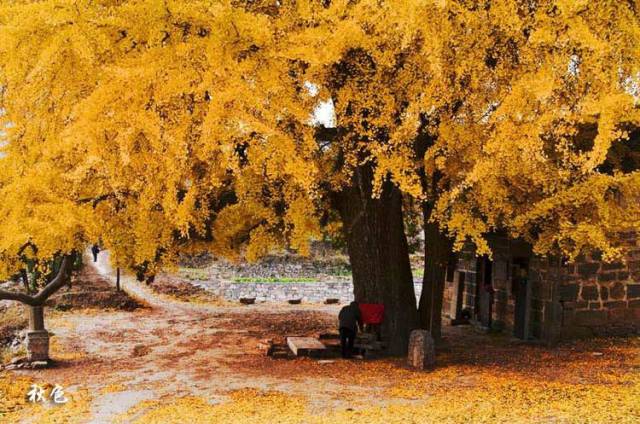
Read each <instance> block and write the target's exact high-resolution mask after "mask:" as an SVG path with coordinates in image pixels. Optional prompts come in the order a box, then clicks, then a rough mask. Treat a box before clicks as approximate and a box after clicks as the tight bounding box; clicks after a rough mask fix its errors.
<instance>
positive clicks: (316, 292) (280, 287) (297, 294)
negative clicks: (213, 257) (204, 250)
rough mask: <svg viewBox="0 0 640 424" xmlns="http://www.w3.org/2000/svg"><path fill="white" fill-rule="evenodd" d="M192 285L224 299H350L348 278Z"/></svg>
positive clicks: (417, 286)
mask: <svg viewBox="0 0 640 424" xmlns="http://www.w3.org/2000/svg"><path fill="white" fill-rule="evenodd" d="M194 284H195V285H197V286H199V287H202V288H204V289H205V290H208V291H210V292H212V293H214V294H216V295H218V296H221V297H223V298H225V299H227V300H239V299H240V298H243V297H254V298H256V301H257V302H286V301H288V300H291V299H302V301H303V302H305V303H323V302H324V301H325V300H326V299H328V298H334V299H339V300H340V303H349V302H351V301H352V300H353V283H352V282H351V281H343V282H300V283H296V282H290V283H289V282H287V283H275V282H274V283H252V282H242V283H236V282H214V281H194ZM413 287H414V290H415V292H416V301H417V300H418V299H419V298H420V292H421V291H422V282H415V283H414V286H413Z"/></svg>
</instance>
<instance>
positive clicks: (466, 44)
mask: <svg viewBox="0 0 640 424" xmlns="http://www.w3.org/2000/svg"><path fill="white" fill-rule="evenodd" d="M481 3H482V4H484V5H483V6H481V5H480V4H481ZM485 3H486V4H485ZM634 7H637V5H635V6H634V4H632V3H630V2H620V1H616V0H606V1H598V2H586V1H579V2H574V1H566V0H544V1H540V2H534V3H531V2H524V1H512V0H495V1H491V2H470V1H463V0H458V1H446V2H444V1H428V0H425V1H422V0H416V1H405V0H402V1H400V0H385V1H382V2H381V1H378V0H359V1H331V2H316V1H302V2H288V1H284V2H275V3H273V2H243V1H238V2H226V1H216V0H196V1H179V0H169V1H165V2H157V1H149V0H134V1H127V2H121V1H115V0H100V1H71V0H44V1H28V0H25V1H14V2H3V3H2V5H0V55H2V57H3V58H4V59H3V61H2V64H0V86H1V87H2V91H1V93H0V108H1V110H2V111H3V116H2V122H3V123H4V125H5V128H6V129H5V131H6V136H5V137H4V138H5V139H6V143H4V145H3V147H0V149H1V156H2V157H0V199H1V201H0V216H2V220H1V221H0V272H1V273H2V275H1V276H2V277H6V276H8V275H11V274H12V273H14V272H15V271H16V270H17V269H18V267H19V263H18V258H17V257H16V252H17V251H18V250H19V248H20V247H21V246H23V245H24V243H25V242H27V241H31V242H32V243H34V244H35V245H37V246H38V256H39V257H40V258H44V259H46V258H50V257H52V256H53V255H55V254H57V253H61V252H62V253H64V252H68V251H70V250H72V249H78V250H81V249H83V248H84V247H85V246H86V245H87V244H89V243H93V242H95V241H96V240H98V239H100V240H101V241H102V243H103V245H104V246H105V247H107V248H109V249H110V250H111V251H112V258H113V259H114V261H115V265H116V266H121V267H129V268H132V267H143V268H144V267H146V270H147V272H149V273H152V272H155V270H156V268H157V267H159V266H163V265H167V264H170V263H172V262H175V260H176V258H177V254H178V253H180V252H182V251H186V250H188V249H190V248H192V247H193V246H194V245H198V246H201V245H202V244H201V243H204V245H206V247H207V248H210V249H215V250H217V251H218V252H219V253H223V254H226V255H229V256H234V255H237V253H238V252H239V251H240V250H241V248H242V247H245V248H246V250H245V251H244V254H245V255H246V256H247V257H249V258H250V259H255V258H257V257H259V256H261V255H263V254H265V253H267V252H268V251H269V250H271V249H274V248H277V247H282V246H289V247H292V248H294V249H297V250H299V251H300V252H302V253H306V252H307V248H308V246H307V245H308V242H309V241H310V240H313V239H314V238H318V237H319V236H320V224H319V222H320V216H321V215H322V210H323V209H326V208H328V207H330V198H331V193H332V192H335V191H340V190H341V189H343V188H344V187H345V185H346V184H348V183H349V182H350V177H351V175H352V174H353V171H354V169H355V168H357V167H358V166H360V165H362V164H365V163H367V164H372V166H373V167H374V174H373V180H374V181H373V183H374V187H375V188H376V190H380V188H381V187H382V183H383V182H384V181H386V180H391V181H393V182H394V183H395V184H397V185H398V186H399V187H400V188H401V190H402V191H403V192H404V193H406V194H407V195H410V196H413V197H415V198H417V199H420V200H430V201H433V202H436V203H437V208H436V211H435V215H434V219H436V220H437V221H438V222H439V223H440V225H441V226H442V228H443V229H446V230H447V231H449V233H450V234H451V235H452V236H454V237H455V239H456V240H457V245H458V246H459V245H461V244H462V243H463V242H464V241H467V240H469V239H471V240H472V241H474V242H475V243H476V244H477V245H478V247H479V250H480V251H481V252H483V251H487V250H488V247H487V246H486V242H485V241H483V240H484V238H483V237H484V235H485V233H486V232H488V231H493V230H496V229H505V230H507V231H509V233H510V234H511V235H512V236H522V237H525V238H527V239H528V240H529V241H531V242H532V243H534V245H535V248H536V251H538V252H539V253H545V252H548V251H550V250H558V249H559V250H561V251H562V252H563V253H565V254H567V255H568V256H570V257H574V256H575V255H577V254H578V253H580V251H582V250H583V249H586V248H594V247H595V248H599V249H601V250H603V251H604V253H605V256H606V257H607V258H614V257H617V256H619V255H620V253H621V252H620V251H619V249H618V247H617V246H616V242H617V239H616V235H617V234H618V233H619V232H620V231H626V230H629V229H631V230H637V229H638V228H639V227H640V211H639V209H640V207H639V206H638V205H639V204H640V197H639V193H638V190H639V189H638V187H639V186H640V184H639V180H638V179H639V178H640V177H639V174H638V171H637V167H636V168H634V169H633V170H631V171H628V170H623V169H622V168H621V167H620V166H614V168H613V169H609V170H608V171H605V170H604V168H605V167H606V166H605V165H607V164H611V163H617V162H616V158H613V157H611V154H610V153H611V151H612V150H613V148H614V147H615V146H617V145H621V144H624V143H626V142H627V141H628V137H629V131H631V130H633V129H634V128H637V127H639V126H640V110H639V109H638V108H637V102H638V98H637V94H636V95H634V94H633V92H632V91H633V90H631V89H630V88H629V87H633V84H634V83H635V84H636V86H637V84H638V75H640V50H639V49H638V48H637V46H638V45H640V25H639V18H638V14H637V11H635V10H634ZM310 87H313V89H311V88H310ZM328 100H330V101H331V102H332V104H333V105H334V110H333V113H334V114H335V117H334V118H335V122H336V131H335V133H336V134H335V135H334V136H331V137H328V138H329V139H322V136H321V135H318V134H317V132H318V127H317V125H314V124H313V123H312V122H313V116H314V112H315V111H316V108H317V107H318V105H319V104H320V103H321V102H325V101H328ZM587 126H592V127H594V128H595V132H594V134H592V136H590V138H589V139H588V142H587V143H586V144H585V143H584V140H581V139H580V137H579V135H580V134H581V131H582V130H583V129H584V128H585V127H587ZM417 142H420V143H426V144H424V149H422V150H421V149H416V144H419V143H417ZM422 171H424V172H425V173H426V175H427V177H430V176H434V175H437V176H438V178H437V179H433V181H437V182H436V183H433V184H435V185H436V187H425V186H423V184H421V178H420V176H421V172H422ZM426 180H427V181H432V179H431V178H426ZM427 185H429V184H427ZM612 192H614V195H611V193H612ZM376 194H378V193H376Z"/></svg>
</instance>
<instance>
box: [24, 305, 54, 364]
mask: <svg viewBox="0 0 640 424" xmlns="http://www.w3.org/2000/svg"><path fill="white" fill-rule="evenodd" d="M28 310H29V331H28V332H27V338H26V341H25V344H26V348H27V359H28V360H29V361H48V360H49V332H48V331H47V330H45V329H44V310H43V307H42V306H29V307H28Z"/></svg>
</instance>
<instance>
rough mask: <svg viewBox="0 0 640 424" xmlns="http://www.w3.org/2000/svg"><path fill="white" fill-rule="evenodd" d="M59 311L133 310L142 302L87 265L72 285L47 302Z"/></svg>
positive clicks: (140, 305) (47, 304)
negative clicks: (114, 285) (116, 287)
mask: <svg viewBox="0 0 640 424" xmlns="http://www.w3.org/2000/svg"><path fill="white" fill-rule="evenodd" d="M45 306H47V307H51V308H54V309H56V310H59V311H69V310H77V309H114V310H121V311H133V310H135V309H138V308H140V307H143V305H142V304H140V303H139V302H137V301H136V300H134V299H133V298H131V297H129V295H127V294H126V293H125V292H124V291H117V290H116V289H115V287H113V285H111V284H110V283H109V281H107V280H106V279H105V278H103V277H101V276H99V275H97V274H95V273H93V272H92V271H91V270H90V269H88V267H85V268H84V269H83V270H81V271H80V273H79V274H78V275H76V276H75V277H74V278H73V280H72V283H71V285H70V287H67V288H63V289H62V290H60V291H59V292H58V293H56V294H55V295H54V296H52V297H51V298H50V299H49V300H48V301H47V302H46V304H45Z"/></svg>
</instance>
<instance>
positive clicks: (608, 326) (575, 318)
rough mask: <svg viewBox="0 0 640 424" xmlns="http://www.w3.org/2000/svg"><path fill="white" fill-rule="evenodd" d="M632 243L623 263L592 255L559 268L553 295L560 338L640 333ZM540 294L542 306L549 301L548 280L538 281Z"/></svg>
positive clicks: (638, 268)
mask: <svg viewBox="0 0 640 424" xmlns="http://www.w3.org/2000/svg"><path fill="white" fill-rule="evenodd" d="M633 243H634V246H633V248H632V250H631V252H630V254H629V255H628V257H627V258H626V263H623V262H615V263H605V262H603V261H602V260H601V258H600V256H599V255H597V254H596V255H590V256H588V257H583V258H580V259H579V260H578V261H576V263H575V264H568V265H565V266H564V267H563V269H562V271H561V272H560V275H559V276H558V277H559V278H558V280H559V281H560V284H559V287H558V293H557V298H558V302H559V303H560V310H559V314H560V325H559V332H560V337H561V338H569V337H584V336H593V335H596V336H599V335H622V334H629V333H635V332H640V246H638V244H637V242H636V241H635V239H633ZM546 275H547V276H551V275H552V274H551V273H549V272H547V274H546ZM541 293H542V295H543V296H540V297H541V298H543V299H542V300H543V303H544V301H545V300H547V301H548V299H551V297H552V295H553V291H552V284H551V281H550V278H549V277H547V278H545V279H543V280H542V281H541ZM547 306H548V307H552V305H547Z"/></svg>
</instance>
